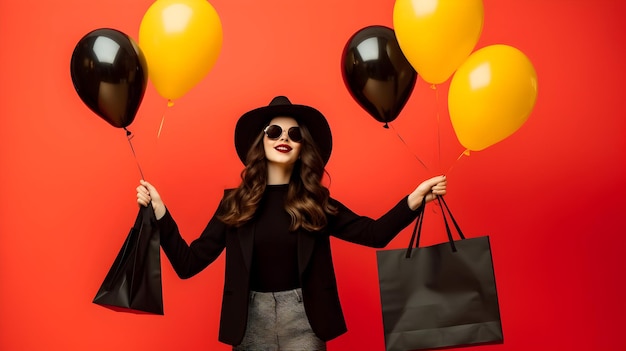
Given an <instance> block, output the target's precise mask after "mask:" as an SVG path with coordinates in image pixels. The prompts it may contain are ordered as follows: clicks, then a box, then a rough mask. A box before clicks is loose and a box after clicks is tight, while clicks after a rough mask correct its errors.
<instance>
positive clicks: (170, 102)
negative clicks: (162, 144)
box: [157, 100, 174, 139]
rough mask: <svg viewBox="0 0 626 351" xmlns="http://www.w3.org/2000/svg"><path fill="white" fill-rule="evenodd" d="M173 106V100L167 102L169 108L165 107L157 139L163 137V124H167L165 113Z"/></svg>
mask: <svg viewBox="0 0 626 351" xmlns="http://www.w3.org/2000/svg"><path fill="white" fill-rule="evenodd" d="M172 106H174V102H172V100H167V106H166V107H165V109H164V110H163V114H162V115H161V123H160V124H159V131H158V132H157V139H159V138H160V137H161V130H163V123H165V113H166V112H167V109H169V108H170V107H172Z"/></svg>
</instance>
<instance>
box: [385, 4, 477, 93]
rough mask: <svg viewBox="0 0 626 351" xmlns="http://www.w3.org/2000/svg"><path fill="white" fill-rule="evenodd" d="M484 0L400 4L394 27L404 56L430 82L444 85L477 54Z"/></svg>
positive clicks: (396, 8) (394, 18)
mask: <svg viewBox="0 0 626 351" xmlns="http://www.w3.org/2000/svg"><path fill="white" fill-rule="evenodd" d="M483 20H484V10H483V3H482V0H396V2H395V4H394V8H393V26H394V31H395V33H396V37H397V39H398V43H399V44H400V48H401V49H402V52H403V53H404V56H406V58H407V59H408V60H409V62H410V63H411V65H412V66H413V68H414V69H415V70H416V71H417V73H418V74H419V75H420V76H421V77H422V79H424V80H425V81H426V82H429V83H431V84H439V83H442V82H444V81H446V80H448V78H450V76H452V74H453V73H454V71H455V70H456V69H457V68H458V67H459V66H460V65H461V63H463V61H465V59H466V58H467V57H468V56H469V54H470V53H471V52H472V50H474V47H475V46H476V43H477V42H478V39H479V38H480V34H481V32H482V29H483Z"/></svg>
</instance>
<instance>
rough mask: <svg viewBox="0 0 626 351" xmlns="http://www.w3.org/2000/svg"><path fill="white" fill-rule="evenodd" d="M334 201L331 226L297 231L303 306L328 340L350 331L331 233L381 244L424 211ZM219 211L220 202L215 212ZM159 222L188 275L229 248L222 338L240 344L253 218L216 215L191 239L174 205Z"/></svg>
mask: <svg viewBox="0 0 626 351" xmlns="http://www.w3.org/2000/svg"><path fill="white" fill-rule="evenodd" d="M227 191H228V190H227ZM332 201H333V203H334V204H336V205H337V207H338V209H339V211H338V213H337V215H336V216H332V217H330V218H329V223H328V226H327V227H326V228H325V229H324V230H323V231H322V232H315V233H312V232H307V231H304V230H301V231H299V232H298V234H297V235H298V266H299V272H300V281H301V283H302V295H303V302H304V308H305V310H306V313H307V317H308V319H309V323H310V324H311V328H312V329H313V331H314V332H315V334H316V335H317V336H318V337H319V338H320V339H322V340H324V341H328V340H331V339H333V338H335V337H337V336H339V335H341V334H343V333H345V332H346V331H347V328H346V324H345V320H344V317H343V312H342V310H341V305H340V302H339V294H338V292H337V282H336V280H335V272H334V268H333V263H332V256H331V248H330V236H331V235H332V236H335V237H337V238H340V239H343V240H347V241H349V242H353V243H357V244H360V245H365V246H370V247H376V248H382V247H384V246H386V245H387V244H388V243H389V242H390V241H391V240H392V239H393V238H394V237H395V236H396V235H397V234H398V233H399V232H400V231H401V230H402V229H404V228H405V227H406V226H408V225H409V224H410V223H411V221H413V220H414V219H415V218H416V217H417V215H418V213H419V210H418V211H412V210H411V209H410V208H409V206H408V203H407V199H406V197H405V198H403V199H402V200H401V201H400V202H398V204H396V205H395V206H394V207H393V208H392V209H391V210H389V211H388V212H387V213H386V214H384V215H383V216H382V217H380V218H379V219H377V220H374V219H372V218H369V217H364V216H359V215H357V214H355V213H354V212H352V211H351V210H350V209H348V208H347V207H346V206H344V205H343V204H341V203H339V202H338V201H336V200H332ZM420 210H421V209H420ZM219 211H220V209H219V208H218V212H216V213H219ZM158 225H159V229H160V233H161V246H162V247H163V251H164V252H165V254H166V255H167V257H168V259H169V261H170V262H171V264H172V267H173V268H174V270H175V271H176V273H177V274H178V276H179V277H181V278H183V279H185V278H189V277H192V276H194V275H195V274H197V273H198V272H200V271H202V270H203V269H204V268H206V267H207V266H208V265H209V264H210V263H211V262H213V261H214V260H215V259H216V258H217V257H218V256H219V255H220V254H221V253H222V251H223V250H224V248H226V265H225V277H224V292H223V294H224V295H223V300H222V312H221V319H220V331H219V340H220V341H221V342H223V343H226V344H230V345H238V344H240V343H241V340H242V339H243V336H244V333H245V330H246V323H247V316H248V301H249V298H248V297H249V293H250V289H249V281H250V265H251V261H252V248H253V238H254V224H253V223H247V224H246V225H244V226H242V227H240V228H234V227H230V226H227V225H226V224H224V223H223V222H221V221H220V220H218V219H217V218H216V216H215V215H214V216H213V218H211V220H210V221H209V223H208V224H207V226H206V228H205V229H204V230H203V231H202V233H201V235H200V237H199V238H197V239H196V240H194V241H193V242H192V243H191V244H190V245H188V244H187V243H186V242H185V240H184V239H183V238H182V237H181V235H180V233H179V231H178V227H177V225H176V222H175V221H174V219H173V218H172V216H171V214H170V212H169V211H167V212H166V214H165V216H163V218H161V219H160V220H159V221H158Z"/></svg>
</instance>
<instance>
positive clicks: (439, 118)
mask: <svg viewBox="0 0 626 351" xmlns="http://www.w3.org/2000/svg"><path fill="white" fill-rule="evenodd" d="M431 89H433V90H434V91H435V104H436V106H435V107H436V109H437V153H438V155H437V159H438V162H439V169H441V115H440V113H439V89H437V86H436V85H435V84H433V85H431Z"/></svg>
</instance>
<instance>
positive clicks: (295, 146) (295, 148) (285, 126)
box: [263, 117, 302, 166]
mask: <svg viewBox="0 0 626 351" xmlns="http://www.w3.org/2000/svg"><path fill="white" fill-rule="evenodd" d="M268 125H269V126H272V125H277V126H279V127H280V128H281V129H282V133H281V134H280V136H279V137H277V138H275V139H270V138H269V137H268V136H267V133H265V135H264V136H263V147H264V149H265V158H266V159H267V162H268V163H272V164H277V165H284V166H293V164H294V163H296V161H297V160H298V157H299V156H300V149H301V146H302V145H301V144H300V143H299V142H295V141H293V140H291V138H290V137H289V134H288V130H289V128H291V127H298V123H297V122H296V120H295V119H293V118H291V117H275V118H273V119H272V120H271V121H270V123H269V124H268Z"/></svg>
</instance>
